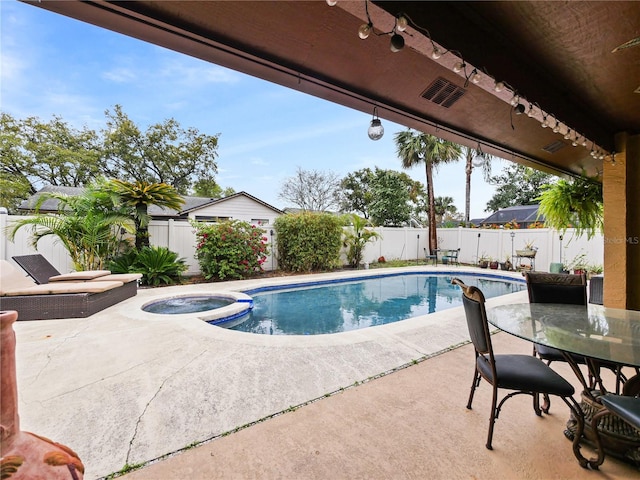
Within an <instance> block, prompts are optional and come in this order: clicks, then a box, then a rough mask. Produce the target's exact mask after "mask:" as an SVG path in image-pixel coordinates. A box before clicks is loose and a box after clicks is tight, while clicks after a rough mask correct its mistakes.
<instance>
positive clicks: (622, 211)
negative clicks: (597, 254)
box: [603, 133, 640, 310]
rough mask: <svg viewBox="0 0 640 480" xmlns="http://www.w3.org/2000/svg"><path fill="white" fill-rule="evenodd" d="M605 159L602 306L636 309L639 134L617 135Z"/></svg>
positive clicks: (639, 305)
mask: <svg viewBox="0 0 640 480" xmlns="http://www.w3.org/2000/svg"><path fill="white" fill-rule="evenodd" d="M615 143H616V152H617V153H616V158H615V163H612V162H611V161H608V160H605V162H604V174H603V191H604V275H605V281H604V305H605V306H607V307H613V308H625V309H630V310H640V135H628V134H627V133H619V134H617V135H616V138H615Z"/></svg>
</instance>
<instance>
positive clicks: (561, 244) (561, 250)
mask: <svg viewBox="0 0 640 480" xmlns="http://www.w3.org/2000/svg"><path fill="white" fill-rule="evenodd" d="M560 264H562V235H560Z"/></svg>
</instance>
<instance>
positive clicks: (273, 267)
mask: <svg viewBox="0 0 640 480" xmlns="http://www.w3.org/2000/svg"><path fill="white" fill-rule="evenodd" d="M269 234H270V236H271V243H270V245H269V246H270V247H271V270H272V271H273V270H275V269H276V267H275V265H274V264H273V250H274V248H273V230H271V231H270V232H269Z"/></svg>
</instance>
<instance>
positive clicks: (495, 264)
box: [489, 257, 498, 270]
mask: <svg viewBox="0 0 640 480" xmlns="http://www.w3.org/2000/svg"><path fill="white" fill-rule="evenodd" d="M489 268H490V269H491V270H497V269H498V261H497V260H495V259H494V258H491V257H489Z"/></svg>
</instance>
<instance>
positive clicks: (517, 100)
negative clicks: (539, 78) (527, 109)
mask: <svg viewBox="0 0 640 480" xmlns="http://www.w3.org/2000/svg"><path fill="white" fill-rule="evenodd" d="M510 103H511V105H513V106H514V107H515V106H516V105H518V103H520V97H519V96H518V95H514V96H513V97H511V102H510Z"/></svg>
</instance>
